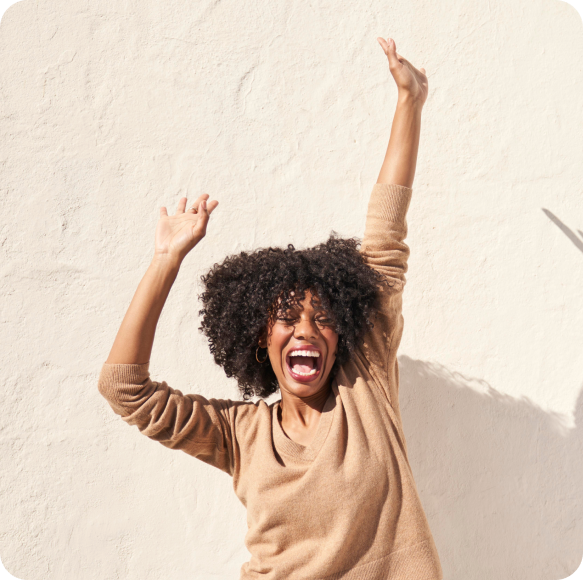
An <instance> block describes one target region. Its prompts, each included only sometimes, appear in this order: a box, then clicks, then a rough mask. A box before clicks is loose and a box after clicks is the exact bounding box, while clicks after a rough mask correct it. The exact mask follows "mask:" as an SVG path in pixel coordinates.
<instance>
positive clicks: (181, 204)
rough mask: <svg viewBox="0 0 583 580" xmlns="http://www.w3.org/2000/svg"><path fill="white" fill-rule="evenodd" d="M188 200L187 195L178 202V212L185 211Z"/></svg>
mask: <svg viewBox="0 0 583 580" xmlns="http://www.w3.org/2000/svg"><path fill="white" fill-rule="evenodd" d="M187 201H188V200H187V199H186V198H185V197H181V198H180V201H179V202H178V207H177V208H176V213H177V214H179V213H184V208H186V202H187Z"/></svg>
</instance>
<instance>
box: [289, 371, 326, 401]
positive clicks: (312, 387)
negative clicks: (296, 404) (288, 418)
mask: <svg viewBox="0 0 583 580" xmlns="http://www.w3.org/2000/svg"><path fill="white" fill-rule="evenodd" d="M322 378H323V380H322V379H321V378H320V379H316V380H314V381H311V382H306V381H301V382H299V381H296V380H294V379H293V378H291V377H288V376H286V377H285V383H284V384H285V387H286V389H287V390H288V391H289V392H290V393H293V394H294V395H295V396H296V397H301V398H304V397H309V396H311V395H315V394H316V393H318V392H319V391H321V390H322V389H324V388H326V386H327V385H328V383H329V382H330V381H329V378H330V377H329V374H328V376H326V377H322Z"/></svg>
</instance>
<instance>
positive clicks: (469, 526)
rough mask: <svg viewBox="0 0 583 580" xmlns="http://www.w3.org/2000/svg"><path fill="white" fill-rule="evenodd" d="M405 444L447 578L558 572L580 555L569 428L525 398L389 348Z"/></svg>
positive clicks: (543, 576) (580, 517)
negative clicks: (395, 364) (394, 358)
mask: <svg viewBox="0 0 583 580" xmlns="http://www.w3.org/2000/svg"><path fill="white" fill-rule="evenodd" d="M399 368H400V377H401V378H400V382H401V385H400V401H401V414H402V420H403V426H404V430H405V436H406V438H407V447H408V454H409V459H410V463H411V467H412V470H413V474H414V476H415V480H416V482H417V486H418V489H419V494H420V496H421V500H422V502H423V505H424V507H425V511H426V514H427V517H428V519H429V523H430V526H431V530H432V532H433V535H434V539H435V543H436V545H437V549H438V551H439V554H440V558H441V561H442V566H443V571H444V578H446V579H447V580H485V579H488V580H490V579H494V578H496V579H499V580H511V579H512V580H522V579H524V580H559V579H563V578H566V577H568V576H570V575H571V574H573V572H575V570H576V569H577V568H578V566H579V564H580V563H581V557H582V555H583V505H582V502H581V487H582V483H583V428H582V426H583V391H582V392H580V394H579V397H578V400H577V405H576V411H575V419H576V426H575V428H568V427H566V426H565V419H564V417H563V416H561V415H559V414H557V413H552V412H547V411H544V410H543V409H541V408H539V407H538V406H536V405H535V404H534V403H532V402H531V401H529V400H528V399H526V398H521V399H515V398H513V397H511V396H509V395H505V394H503V393H499V392H497V391H496V390H495V389H493V388H492V387H491V386H490V385H488V384H487V383H485V382H484V381H480V380H476V379H469V378H467V377H464V376H463V375H461V374H459V373H452V372H450V371H448V370H447V369H446V368H445V367H442V366H440V365H437V364H433V363H427V362H424V361H420V360H414V359H412V358H409V357H407V356H401V357H399Z"/></svg>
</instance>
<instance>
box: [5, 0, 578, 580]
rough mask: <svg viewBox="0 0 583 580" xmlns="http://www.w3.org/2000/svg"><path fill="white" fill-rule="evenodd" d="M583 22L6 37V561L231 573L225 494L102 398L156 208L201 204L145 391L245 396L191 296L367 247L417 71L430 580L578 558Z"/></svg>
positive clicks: (245, 10)
mask: <svg viewBox="0 0 583 580" xmlns="http://www.w3.org/2000/svg"><path fill="white" fill-rule="evenodd" d="M582 32H583V25H582V21H581V17H580V16H579V14H578V13H577V12H576V10H575V9H574V8H572V7H571V6H569V5H568V4H566V3H564V2H560V1H558V0H544V1H540V0H529V1H526V0H505V1H504V2H502V1H501V0H488V1H487V2H484V1H478V0H474V1H469V0H468V1H464V0H448V2H440V3H433V4H430V3H427V2H421V1H420V0H415V1H413V2H411V1H404V0H395V1H392V2H390V1H388V0H371V1H370V2H368V3H360V4H355V3H354V2H349V1H337V2H326V1H322V2H316V3H313V2H308V1H307V0H278V1H275V2H274V1H269V0H256V1H253V2H251V1H245V2H240V1H236V0H215V1H210V2H209V1H206V0H204V1H200V2H179V1H176V0H170V1H165V2H158V1H153V0H141V1H140V2H138V1H137V0H115V1H114V0H111V1H107V0H92V1H88V0H87V1H79V0H74V1H70V0H68V1H64V0H59V1H54V0H50V1H49V0H35V1H34V2H33V1H32V0H23V1H21V2H18V3H17V4H15V5H13V6H12V7H10V8H9V9H8V11H7V12H6V13H5V14H4V16H3V18H2V22H1V26H0V91H1V99H0V143H1V150H0V193H1V196H0V203H1V211H2V218H1V219H2V221H1V229H0V256H1V262H0V268H1V273H2V278H1V296H2V302H1V310H0V316H1V319H0V322H1V327H0V328H1V329H2V332H1V335H0V361H1V368H2V389H0V404H1V405H2V411H3V412H2V419H1V429H0V446H1V447H0V453H1V457H2V471H1V476H0V486H1V487H0V514H1V516H0V555H1V558H2V562H3V564H4V566H5V567H6V568H7V569H8V570H9V571H10V572H11V573H12V574H13V575H14V576H16V577H17V578H22V579H26V580H41V579H42V580H46V579H54V580H69V579H70V580H73V579H78V578H83V580H93V579H95V580H108V579H115V578H122V579H124V580H132V579H138V578H139V579H140V580H148V579H151V580H159V579H168V578H171V579H172V580H182V579H187V578H188V579H195V580H210V579H216V578H220V579H222V578H237V577H238V573H239V568H240V565H241V563H242V562H243V561H245V560H246V559H247V557H248V556H247V552H246V550H245V547H244V545H243V537H244V534H245V532H246V523H245V512H244V508H243V506H241V505H240V504H239V502H238V500H237V499H236V497H235V495H234V493H233V491H232V488H231V482H230V478H229V477H228V476H227V475H225V474H223V473H221V472H219V471H218V470H215V469H213V468H211V467H209V466H207V465H205V464H203V463H200V462H197V461H196V460H194V459H193V458H191V457H189V456H188V455H186V454H184V453H181V452H173V451H171V450H169V449H166V448H164V447H163V446H161V445H159V444H157V443H155V442H153V441H150V440H149V439H147V438H146V437H144V436H142V435H140V434H139V432H138V431H137V429H135V428H129V427H128V426H127V425H126V424H125V423H123V421H122V420H121V419H120V418H119V417H118V416H117V415H115V414H114V413H113V411H112V410H111V409H110V408H109V406H108V405H107V403H106V401H105V400H104V399H103V398H102V397H101V396H100V394H99V393H98V391H97V377H98V373H99V370H100V368H101V365H102V363H103V362H104V361H105V359H106V357H107V354H108V352H109V349H110V347H111V344H112V342H113V339H114V337H115V333H116V332H117V329H118V327H119V324H120V323H121V320H122V317H123V315H124V313H125V311H126V309H127V307H128V305H129V302H130V300H131V297H132V295H133V293H134V291H135V289H136V287H137V284H138V282H139V280H140V279H141V277H142V275H143V273H144V272H145V269H146V267H147V265H148V263H149V260H150V257H151V255H152V251H153V236H154V228H155V225H156V222H157V218H158V208H159V207H160V206H161V205H166V206H169V207H172V208H174V207H175V205H176V203H177V201H178V199H179V197H180V196H182V195H187V196H189V197H192V198H194V197H196V196H197V195H199V194H200V193H203V192H207V193H209V194H211V196H212V197H216V198H217V199H219V200H220V203H221V204H220V206H219V208H218V210H217V211H216V212H215V214H213V218H212V222H211V225H210V227H209V233H208V236H207V238H206V239H205V240H204V241H203V243H202V244H201V245H200V246H199V247H198V248H197V249H196V250H194V251H193V252H192V254H191V255H190V256H189V258H188V260H187V262H186V263H185V264H184V267H183V269H182V271H181V273H180V274H179V277H178V279H177V282H176V284H175V287H174V289H173V290H172V293H171V295H170V299H169V301H168V303H167V305H166V307H165V310H164V312H163V314H162V318H161V321H160V324H159V329H158V333H157V337H156V342H155V346H154V351H153V354H152V362H151V371H152V374H153V378H155V379H158V380H166V381H168V383H169V384H170V385H171V386H173V387H175V388H179V389H181V390H182V391H183V392H198V393H201V394H203V395H205V396H213V397H218V398H220V397H222V398H237V397H238V392H237V389H236V386H235V385H234V383H233V382H232V381H230V380H227V379H226V378H225V377H224V375H223V373H222V371H221V370H220V369H219V368H217V367H215V366H214V363H213V361H212V358H211V355H210V353H209V352H208V349H207V347H206V345H205V341H204V340H203V338H202V337H201V336H200V335H199V333H198V330H197V328H198V322H199V321H198V316H197V312H198V308H199V306H198V303H197V294H198V293H199V292H200V289H201V288H200V285H199V282H198V280H199V276H200V275H201V274H202V273H203V272H205V271H206V270H207V269H208V268H209V267H210V266H211V265H212V264H213V263H214V262H216V261H219V260H222V259H223V258H224V257H225V256H226V255H228V254H230V253H232V252H237V251H240V250H242V249H251V248H256V247H259V246H265V245H282V244H287V243H289V242H293V243H295V244H296V245H297V246H305V245H312V244H315V243H317V242H320V241H322V240H324V239H325V238H326V237H327V235H328V234H329V233H330V231H331V230H332V229H334V230H336V231H338V232H339V233H341V234H343V235H347V236H354V235H358V236H360V235H362V232H363V227H364V216H365V210H366V203H367V199H368V196H369V194H370V191H371V189H372V185H373V184H374V182H375V181H376V177H377V175H378V171H379V169H380V165H381V162H382V159H383V157H384V153H385V149H386V145H387V141H388V137H389V132H390V127H391V121H392V117H393V113H394V107H395V103H396V88H395V86H394V82H393V80H392V77H391V76H390V73H389V70H388V64H387V62H386V57H385V56H384V54H383V53H382V50H381V49H380V47H379V45H378V43H377V41H376V37H377V36H384V37H387V36H391V37H393V38H395V39H396V42H397V50H398V51H399V52H400V53H401V54H403V55H404V56H406V57H407V58H408V59H409V60H411V61H412V62H413V63H414V64H416V65H417V66H419V67H420V66H423V67H425V68H426V69H427V72H428V76H429V83H430V96H429V99H428V102H427V104H426V106H425V109H424V119H423V128H422V136H421V148H420V154H419V162H418V170H417V176H416V179H415V183H414V186H413V189H414V194H413V201H412V204H411V209H410V213H409V218H408V222H409V237H408V243H409V245H410V247H411V259H410V269H409V274H408V285H407V289H406V296H405V312H404V315H405V321H406V329H405V335H404V341H403V343H402V347H401V357H400V363H401V380H402V387H401V405H402V411H403V421H404V427H405V433H406V435H407V440H408V446H409V453H410V457H411V462H412V467H413V471H414V473H415V475H416V480H417V483H418V487H419V491H420V494H421V498H422V500H423V503H424V505H425V507H426V511H427V515H428V518H429V521H430V524H431V527H432V530H433V532H434V537H435V541H436V544H437V547H438V549H439V552H440V555H441V558H442V564H443V568H444V572H445V578H446V579H448V580H484V579H493V578H496V579H500V580H511V579H512V580H514V579H518V580H522V579H525V580H526V579H528V580H555V579H559V578H565V577H566V576H568V575H569V574H571V573H573V571H574V570H575V569H576V568H577V566H578V565H579V563H580V562H581V555H582V554H583V504H582V501H581V482H582V479H583V396H582V395H581V390H582V387H583V357H582V356H581V355H582V349H583V201H582V199H583V198H582V193H583V163H582V162H583V109H582V107H581V95H582V94H583V72H582V68H581V62H583V34H582Z"/></svg>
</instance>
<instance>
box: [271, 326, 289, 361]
mask: <svg viewBox="0 0 583 580" xmlns="http://www.w3.org/2000/svg"><path fill="white" fill-rule="evenodd" d="M291 334H292V333H291V332H289V331H288V330H286V329H285V328H281V327H278V326H277V325H276V326H274V328H273V329H272V332H271V334H270V335H269V338H268V339H267V350H268V352H269V355H270V356H271V357H272V359H275V360H279V359H280V358H281V352H282V350H283V349H284V348H285V345H286V344H287V342H288V340H289V338H290V336H291Z"/></svg>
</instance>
